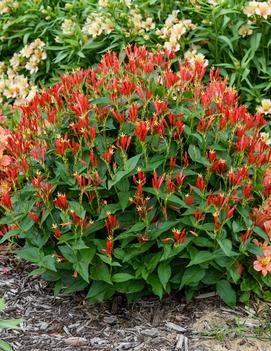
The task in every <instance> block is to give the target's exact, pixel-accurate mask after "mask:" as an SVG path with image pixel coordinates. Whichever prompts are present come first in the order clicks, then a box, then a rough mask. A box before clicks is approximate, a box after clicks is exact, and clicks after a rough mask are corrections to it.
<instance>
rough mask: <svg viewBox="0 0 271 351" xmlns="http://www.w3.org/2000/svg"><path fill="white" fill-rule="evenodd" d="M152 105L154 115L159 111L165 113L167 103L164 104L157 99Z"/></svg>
mask: <svg viewBox="0 0 271 351" xmlns="http://www.w3.org/2000/svg"><path fill="white" fill-rule="evenodd" d="M153 104H154V108H155V111H156V113H159V112H160V111H161V112H165V111H166V109H167V103H166V101H163V100H157V99H156V100H155V101H154V102H153Z"/></svg>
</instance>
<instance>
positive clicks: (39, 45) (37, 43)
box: [30, 38, 45, 49]
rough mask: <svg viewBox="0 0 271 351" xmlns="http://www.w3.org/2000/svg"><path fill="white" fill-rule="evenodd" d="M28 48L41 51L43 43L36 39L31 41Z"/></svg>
mask: <svg viewBox="0 0 271 351" xmlns="http://www.w3.org/2000/svg"><path fill="white" fill-rule="evenodd" d="M30 46H31V47H32V48H33V49H42V48H43V47H44V46H45V43H44V42H43V41H42V40H40V38H38V39H36V40H35V41H33V42H32V43H31V44H30Z"/></svg>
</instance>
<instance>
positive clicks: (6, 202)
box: [1, 191, 12, 210]
mask: <svg viewBox="0 0 271 351" xmlns="http://www.w3.org/2000/svg"><path fill="white" fill-rule="evenodd" d="M1 204H2V206H3V207H5V208H7V209H9V210H11V209H12V203H11V197H10V192H9V191H5V192H4V193H3V194H2V198H1Z"/></svg>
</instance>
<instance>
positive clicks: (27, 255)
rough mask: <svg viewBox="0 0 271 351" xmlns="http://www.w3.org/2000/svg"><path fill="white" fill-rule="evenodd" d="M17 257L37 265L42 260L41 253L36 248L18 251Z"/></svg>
mask: <svg viewBox="0 0 271 351" xmlns="http://www.w3.org/2000/svg"><path fill="white" fill-rule="evenodd" d="M18 256H19V257H21V258H23V259H24V260H26V261H30V262H34V263H39V262H40V261H41V260H42V259H43V257H44V256H43V253H42V252H41V251H40V249H38V248H36V247H31V248H30V247H29V248H26V249H21V250H19V251H18Z"/></svg>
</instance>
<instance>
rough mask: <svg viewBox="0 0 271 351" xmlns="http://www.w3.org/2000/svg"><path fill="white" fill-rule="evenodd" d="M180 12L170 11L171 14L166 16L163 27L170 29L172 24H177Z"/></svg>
mask: <svg viewBox="0 0 271 351" xmlns="http://www.w3.org/2000/svg"><path fill="white" fill-rule="evenodd" d="M179 12H180V11H179V10H174V11H172V13H171V14H170V15H168V17H167V19H166V21H165V26H166V27H170V26H173V24H175V23H177V22H178V21H179V20H178V13H179Z"/></svg>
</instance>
